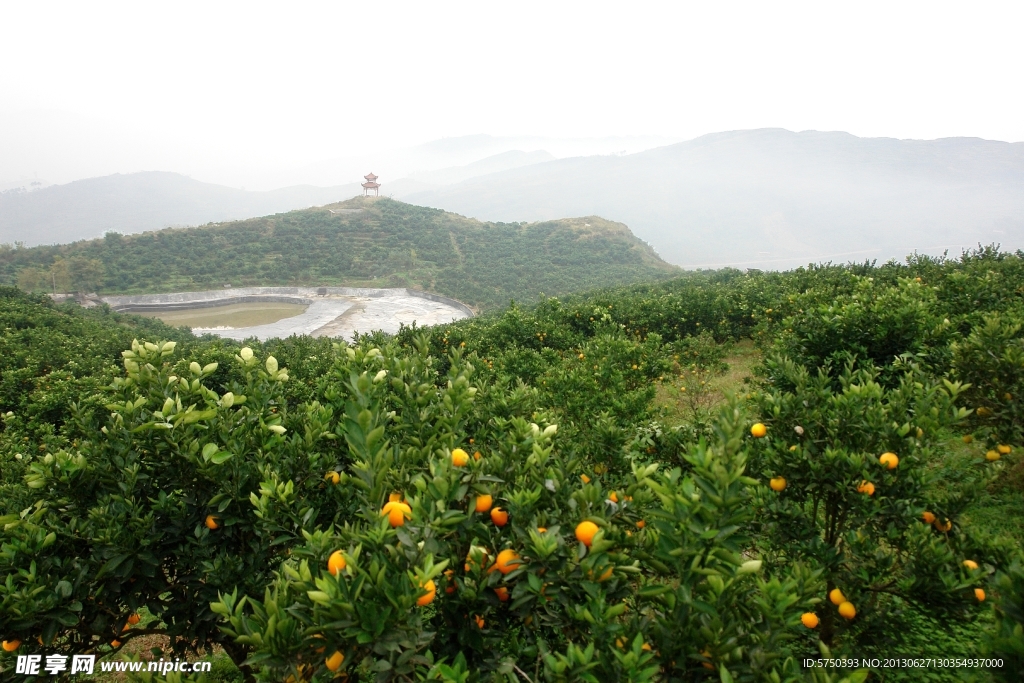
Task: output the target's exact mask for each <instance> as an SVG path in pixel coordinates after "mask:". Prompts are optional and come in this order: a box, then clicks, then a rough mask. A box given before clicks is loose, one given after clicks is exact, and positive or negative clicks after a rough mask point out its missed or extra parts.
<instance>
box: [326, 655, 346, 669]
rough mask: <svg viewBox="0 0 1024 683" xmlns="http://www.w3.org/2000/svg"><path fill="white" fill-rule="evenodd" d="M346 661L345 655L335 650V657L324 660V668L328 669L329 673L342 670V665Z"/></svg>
mask: <svg viewBox="0 0 1024 683" xmlns="http://www.w3.org/2000/svg"><path fill="white" fill-rule="evenodd" d="M344 661H345V655H343V654H341V652H340V651H338V650H335V651H334V654H333V655H331V656H330V657H328V658H327V659H325V660H324V666H326V667H327V670H328V671H337V670H338V669H340V668H341V664H342V662H344Z"/></svg>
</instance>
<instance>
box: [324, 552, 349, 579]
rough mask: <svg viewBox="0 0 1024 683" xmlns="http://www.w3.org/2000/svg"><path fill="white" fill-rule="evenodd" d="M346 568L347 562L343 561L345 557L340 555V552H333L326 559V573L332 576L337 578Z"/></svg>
mask: <svg viewBox="0 0 1024 683" xmlns="http://www.w3.org/2000/svg"><path fill="white" fill-rule="evenodd" d="M347 566H348V562H346V561H345V556H344V555H342V554H341V551H340V550H335V551H334V552H333V553H331V556H330V557H329V558H327V571H329V572H330V573H331V574H332V575H333V576H337V575H338V573H339V572H340V571H341V570H343V569H344V568H345V567H347Z"/></svg>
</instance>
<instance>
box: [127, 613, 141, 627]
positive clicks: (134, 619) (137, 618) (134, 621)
mask: <svg viewBox="0 0 1024 683" xmlns="http://www.w3.org/2000/svg"><path fill="white" fill-rule="evenodd" d="M140 621H142V617H140V616H139V615H138V614H131V615H129V616H128V623H129V624H131V625H132V626H135V625H136V624H137V623H139V622H140Z"/></svg>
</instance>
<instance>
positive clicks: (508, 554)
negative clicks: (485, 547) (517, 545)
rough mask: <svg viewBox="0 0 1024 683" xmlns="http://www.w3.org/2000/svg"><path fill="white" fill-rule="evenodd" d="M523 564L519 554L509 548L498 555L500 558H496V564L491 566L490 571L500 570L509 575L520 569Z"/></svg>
mask: <svg viewBox="0 0 1024 683" xmlns="http://www.w3.org/2000/svg"><path fill="white" fill-rule="evenodd" d="M522 563H523V561H522V560H521V559H519V554H518V553H516V551H515V550H512V549H511V548H507V549H505V550H502V551H501V552H500V553H498V557H496V558H495V560H494V564H493V565H491V568H490V569H489V570H488V571H494V570H498V571H499V572H501V573H502V574H508V573H509V572H512V571H515V570H516V569H518V568H519V565H521V564H522Z"/></svg>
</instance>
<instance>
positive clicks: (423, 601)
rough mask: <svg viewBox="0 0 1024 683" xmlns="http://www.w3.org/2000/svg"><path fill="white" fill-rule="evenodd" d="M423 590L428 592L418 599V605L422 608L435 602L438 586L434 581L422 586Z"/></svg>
mask: <svg viewBox="0 0 1024 683" xmlns="http://www.w3.org/2000/svg"><path fill="white" fill-rule="evenodd" d="M422 588H423V590H425V591H427V592H426V594H425V595H421V596H420V597H418V598H417V599H416V604H417V605H419V606H420V607H424V606H426V605H429V604H430V603H432V602H433V601H434V596H435V595H437V586H436V585H434V582H433V581H427V582H426V583H425V584H423V586H422Z"/></svg>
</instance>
